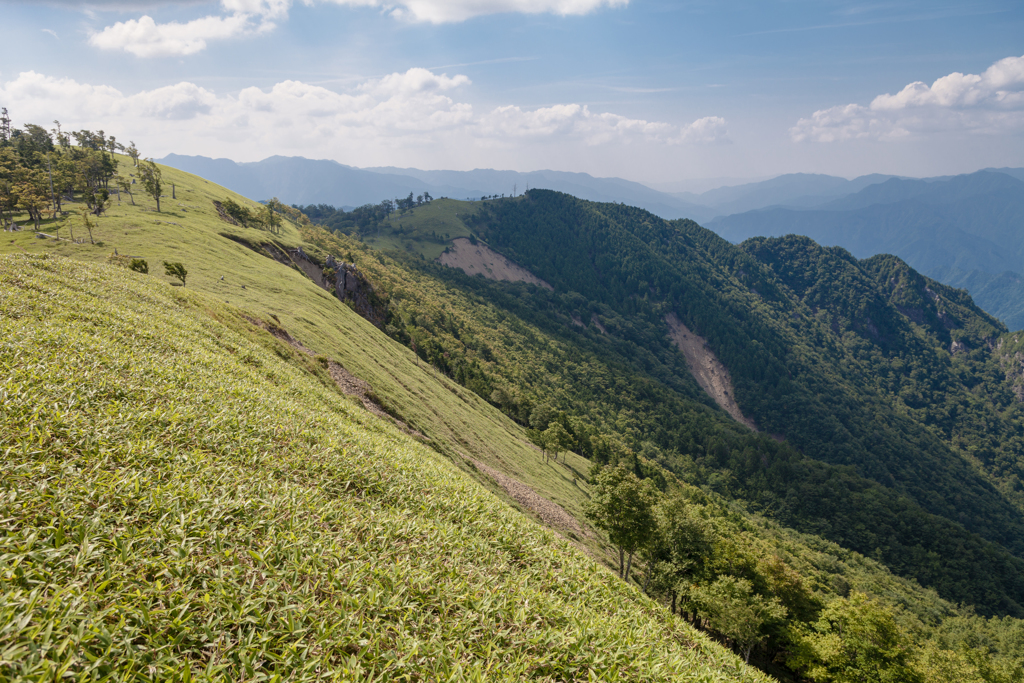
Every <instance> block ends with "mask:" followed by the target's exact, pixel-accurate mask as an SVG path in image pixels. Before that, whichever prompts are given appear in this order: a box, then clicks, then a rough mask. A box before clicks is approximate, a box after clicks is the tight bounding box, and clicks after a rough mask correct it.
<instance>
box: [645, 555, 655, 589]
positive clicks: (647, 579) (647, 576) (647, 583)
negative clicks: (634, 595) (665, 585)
mask: <svg viewBox="0 0 1024 683" xmlns="http://www.w3.org/2000/svg"><path fill="white" fill-rule="evenodd" d="M647 565H648V566H647V572H646V574H645V576H644V594H645V595H650V593H648V592H647V588H648V587H649V586H650V585H651V574H653V573H654V572H652V571H651V567H650V563H649V562H648V563H647Z"/></svg>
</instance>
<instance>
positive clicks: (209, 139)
mask: <svg viewBox="0 0 1024 683" xmlns="http://www.w3.org/2000/svg"><path fill="white" fill-rule="evenodd" d="M471 85H472V83H471V81H470V79H469V78H467V77H466V76H464V75H461V74H457V75H454V76H448V75H447V74H437V73H434V72H432V71H429V70H427V69H422V68H413V69H409V70H408V71H406V72H404V73H392V74H389V75H387V76H384V77H383V78H374V79H369V80H366V81H365V82H363V83H361V84H359V85H358V86H356V87H354V88H351V89H349V90H347V91H345V92H336V91H333V90H329V89H327V88H324V87H321V86H317V85H311V84H308V83H303V82H301V81H293V80H288V81H283V82H280V83H278V84H276V85H275V86H273V87H272V88H270V89H266V90H265V89H262V88H257V87H248V88H244V89H243V90H241V91H240V92H238V93H237V94H234V95H218V94H216V93H214V92H212V91H210V90H208V89H206V88H202V87H200V86H197V85H195V84H193V83H188V82H181V83H177V84H174V85H169V86H165V87H161V88H157V89H154V90H147V91H142V92H139V93H135V94H124V93H122V92H121V91H119V90H117V89H115V88H112V87H110V86H105V85H91V84H85V83H79V82H77V81H74V80H72V79H66V78H65V79H60V78H53V77H50V76H46V75H44V74H39V73H36V72H32V71H29V72H24V73H22V74H20V75H19V76H18V77H17V78H15V79H13V80H11V81H9V82H7V83H4V84H2V85H0V99H2V100H3V101H5V102H9V103H11V105H13V106H12V110H13V111H17V112H18V113H19V118H20V119H21V120H24V121H33V120H36V119H38V120H39V121H50V120H52V119H53V118H54V117H57V118H60V119H61V120H62V121H64V124H65V127H68V128H79V127H100V128H105V129H107V130H119V131H121V132H120V133H119V137H122V138H126V139H127V138H132V139H136V140H141V141H145V143H146V145H147V147H149V148H150V149H153V148H156V149H157V150H163V151H177V152H183V151H186V150H188V149H192V150H214V151H216V152H217V153H220V154H226V155H231V156H234V157H243V156H248V155H249V154H251V153H252V150H254V149H258V150H260V151H261V153H263V154H265V155H270V154H289V153H290V154H303V155H314V156H319V157H321V158H322V157H324V156H328V157H333V158H335V159H345V160H346V161H347V162H349V163H354V162H357V161H360V160H365V161H366V162H367V163H373V162H375V161H376V160H378V159H380V158H382V157H386V156H388V154H387V153H388V152H389V151H392V152H394V154H396V155H402V154H405V153H406V151H407V150H410V149H411V150H415V149H419V150H427V151H431V150H433V151H434V152H436V153H440V152H443V151H444V150H449V149H453V148H458V149H460V150H467V154H468V153H472V151H473V150H481V151H482V150H493V149H495V148H508V149H518V148H520V147H522V146H529V145H531V144H534V145H536V146H537V148H538V149H543V148H545V146H546V145H548V144H551V143H558V144H561V145H570V146H574V145H575V146H581V145H582V146H584V147H587V146H598V145H611V144H633V143H656V144H708V143H716V142H727V141H728V132H727V130H726V122H725V121H724V120H723V119H721V118H719V117H705V118H702V119H698V120H697V121H694V122H693V123H691V124H688V125H683V126H678V125H672V124H669V123H664V122H656V121H646V120H642V119H632V118H628V117H625V116H620V115H618V114H613V113H607V112H592V111H591V110H590V108H589V107H587V106H586V105H580V104H557V105H553V106H550V107H542V108H538V109H532V110H528V109H523V108H520V107H517V106H502V107H496V108H489V109H488V110H485V111H481V112H478V111H477V110H476V109H475V108H474V107H473V105H472V104H470V103H468V102H465V101H459V100H458V99H456V97H455V96H456V95H457V93H458V92H459V91H461V90H464V89H466V88H468V87H469V86H471ZM460 99H461V98H460ZM480 159H481V160H482V159H483V156H481V157H480ZM395 160H396V161H400V160H401V159H397V158H396V159H395Z"/></svg>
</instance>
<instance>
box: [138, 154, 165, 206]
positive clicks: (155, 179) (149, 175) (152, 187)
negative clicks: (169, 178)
mask: <svg viewBox="0 0 1024 683" xmlns="http://www.w3.org/2000/svg"><path fill="white" fill-rule="evenodd" d="M139 178H140V179H141V180H142V188H143V189H144V190H145V191H146V194H148V195H149V196H150V197H152V198H153V199H155V200H156V212H157V213H160V190H161V186H160V167H159V166H157V165H156V163H155V162H154V161H153V160H152V159H146V160H145V161H143V162H141V163H140V164H139Z"/></svg>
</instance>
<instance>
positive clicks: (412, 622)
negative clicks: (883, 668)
mask: <svg viewBox="0 0 1024 683" xmlns="http://www.w3.org/2000/svg"><path fill="white" fill-rule="evenodd" d="M0 287H2V289H3V291H4V292H5V293H6V297H5V299H4V305H3V307H2V309H0V340H2V341H0V368H2V373H0V376H2V377H3V380H2V383H0V400H2V403H3V410H2V411H0V421H2V424H0V449H2V450H3V452H4V468H3V472H2V474H0V491H2V494H0V519H2V522H0V524H2V526H3V531H4V533H3V535H2V537H0V545H2V548H0V554H2V556H3V558H4V571H3V579H4V584H5V585H4V591H3V594H2V596H0V623H2V624H4V627H3V628H2V629H0V652H3V656H2V660H0V672H2V673H0V677H2V678H4V679H5V680H12V679H18V678H27V679H42V678H47V679H49V678H52V677H55V676H57V675H64V676H68V675H77V676H80V677H82V678H89V677H93V678H96V679H99V678H101V677H103V676H104V675H107V674H114V676H115V677H117V678H129V677H131V678H138V679H147V680H156V679H161V680H163V679H171V678H175V679H179V680H183V679H186V677H185V676H184V671H185V670H189V671H190V676H191V677H196V678H209V679H229V680H242V679H247V680H284V679H288V680H329V679H334V678H341V679H350V680H352V679H358V680H402V678H403V677H405V679H406V680H422V679H424V678H427V679H431V680H442V679H443V680H499V679H504V680H515V679H520V678H523V677H530V678H537V679H541V680H588V679H589V680H595V679H596V678H598V677H599V678H600V679H601V680H630V681H653V680H663V679H664V678H666V677H670V676H672V675H686V676H688V677H689V676H704V677H706V678H707V679H708V680H751V681H754V680H762V679H763V676H762V675H761V674H760V673H759V672H757V671H756V670H753V669H748V668H746V667H744V666H743V665H742V664H741V663H740V662H739V661H738V660H737V659H736V658H735V657H733V656H732V655H731V654H729V653H727V652H726V651H725V650H723V649H721V648H719V647H717V646H715V645H713V644H711V643H710V642H709V641H708V640H707V639H706V638H705V637H703V636H702V635H701V634H699V633H697V632H694V631H692V630H691V629H690V628H689V627H688V626H687V625H686V624H685V623H684V622H681V621H679V620H677V619H675V618H673V617H671V616H669V615H668V614H667V613H666V612H665V611H663V610H661V609H660V608H658V607H657V606H656V605H655V604H654V603H653V602H651V601H649V600H647V599H646V598H644V597H642V596H641V595H640V594H639V592H638V591H636V590H635V589H633V588H630V587H628V586H626V585H625V584H623V583H622V582H621V581H619V580H618V579H616V578H615V577H614V576H613V575H612V574H611V573H610V572H606V571H595V567H594V565H593V563H592V562H591V561H590V560H589V559H588V558H586V557H585V556H583V555H582V554H581V553H579V552H578V551H577V550H575V549H574V548H573V547H572V546H571V545H569V544H567V543H566V542H564V541H560V540H557V539H556V537H555V536H554V535H552V534H551V533H550V532H547V531H545V530H543V529H541V528H540V527H538V526H536V525H534V524H532V523H530V522H529V521H528V520H526V519H525V518H524V517H522V516H521V515H519V514H517V513H515V512H514V511H511V510H509V509H508V508H507V507H506V506H505V505H503V504H502V503H500V502H499V501H498V500H497V499H495V498H494V497H492V496H491V495H489V494H487V493H486V492H484V491H482V490H481V489H480V488H479V487H478V486H476V485H475V484H474V483H473V482H472V481H471V480H469V479H468V478H467V477H466V476H465V475H463V474H461V473H460V472H458V471H457V470H455V469H454V468H453V467H452V466H451V464H450V463H448V462H446V461H445V460H444V459H443V458H440V457H438V456H437V454H435V453H434V452H433V451H431V450H430V449H428V448H426V447H425V446H422V445H421V444H419V443H417V442H416V441H414V440H413V439H411V438H410V437H407V436H405V435H403V434H401V433H400V432H398V431H397V430H396V429H395V428H394V427H392V426H391V425H389V424H386V423H383V422H381V421H380V420H378V419H376V418H374V417H373V416H371V415H369V414H367V413H365V412H364V411H362V410H361V409H358V408H356V407H355V406H354V404H353V403H352V402H351V401H350V400H349V399H347V398H345V397H343V396H342V395H340V394H339V393H338V392H337V390H336V389H334V387H333V386H332V385H331V384H330V383H329V381H327V380H326V377H325V376H324V374H323V372H317V371H316V369H315V367H316V366H315V363H313V362H311V361H310V360H309V359H308V357H305V356H304V354H301V353H299V352H296V351H294V350H292V349H291V348H290V347H288V346H287V345H285V344H283V343H281V342H279V341H277V340H276V339H274V338H272V337H271V336H270V335H269V334H267V333H265V332H263V331H261V330H260V329H259V328H257V327H255V326H253V325H251V324H249V323H248V322H246V320H245V319H243V317H242V312H241V311H240V310H239V309H237V308H235V307H233V306H228V305H224V304H221V303H220V302H219V301H217V300H215V299H213V297H210V296H206V295H202V294H199V293H194V292H191V291H186V290H183V289H172V288H170V287H168V286H167V285H165V284H163V283H161V282H158V281H155V279H154V278H147V277H144V276H141V275H137V274H134V273H130V272H127V271H124V270H120V269H116V268H112V267H103V266H86V265H84V264H81V263H77V262H73V261H70V260H65V259H59V258H38V257H36V258H30V257H24V256H22V257H3V258H0ZM58 672H60V673H59V674H58Z"/></svg>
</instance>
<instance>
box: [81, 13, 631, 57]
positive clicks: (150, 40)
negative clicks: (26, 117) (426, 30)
mask: <svg viewBox="0 0 1024 683" xmlns="http://www.w3.org/2000/svg"><path fill="white" fill-rule="evenodd" d="M293 1H294V0H221V3H220V4H221V7H223V9H224V11H225V12H227V14H226V15H223V16H207V17H202V18H200V19H194V20H192V21H189V22H185V23H179V22H176V21H173V22H168V23H165V24H158V23H157V22H156V21H155V20H154V19H153V18H152V17H151V16H149V15H143V16H142V17H140V18H138V19H129V20H127V21H119V22H117V23H116V24H114V25H113V26H107V27H106V28H104V29H103V30H102V31H99V32H97V33H94V34H93V35H92V36H90V38H89V43H90V44H91V45H93V46H94V47H98V48H101V49H104V50H124V51H125V52H129V53H131V54H133V55H136V56H137V57H170V56H184V55H191V54H195V53H197V52H200V51H202V50H204V49H206V44H207V41H209V40H223V39H227V38H237V37H241V36H246V35H253V34H257V33H265V32H268V31H271V30H273V29H274V28H275V26H276V25H275V23H274V22H275V21H281V20H284V19H286V18H287V17H288V10H289V9H290V8H291V6H292V3H293ZM302 2H303V3H305V4H307V5H313V4H316V3H325V2H329V3H333V4H337V5H347V6H351V7H377V8H380V9H381V10H383V11H385V12H387V13H389V14H390V15H392V16H394V17H396V18H400V19H405V20H408V21H421V22H429V23H433V24H442V23H448V22H458V21H465V20H467V19H470V18H472V17H476V16H481V15H485V14H501V13H509V12H518V13H524V14H541V13H550V14H558V15H561V16H568V15H580V14H587V13H590V12H593V11H594V10H597V9H599V8H601V7H605V6H608V7H620V6H624V5H627V4H628V3H629V0H302ZM68 4H75V3H68ZM91 4H92V3H81V5H82V6H83V7H89V6H91ZM152 4H158V3H152ZM184 4H191V3H184ZM108 6H110V7H116V6H118V3H117V2H111V3H108Z"/></svg>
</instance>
